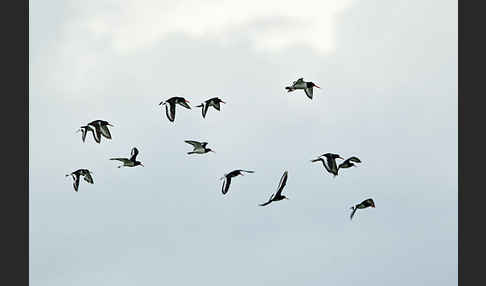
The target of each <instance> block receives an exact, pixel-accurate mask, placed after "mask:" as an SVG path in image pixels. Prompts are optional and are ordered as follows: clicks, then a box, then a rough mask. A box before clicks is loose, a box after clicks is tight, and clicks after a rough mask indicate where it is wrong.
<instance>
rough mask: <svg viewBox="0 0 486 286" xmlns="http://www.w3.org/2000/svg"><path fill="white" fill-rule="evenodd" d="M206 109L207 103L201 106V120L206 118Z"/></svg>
mask: <svg viewBox="0 0 486 286" xmlns="http://www.w3.org/2000/svg"><path fill="white" fill-rule="evenodd" d="M208 108H209V104H207V103H203V104H202V116H203V118H206V113H208Z"/></svg>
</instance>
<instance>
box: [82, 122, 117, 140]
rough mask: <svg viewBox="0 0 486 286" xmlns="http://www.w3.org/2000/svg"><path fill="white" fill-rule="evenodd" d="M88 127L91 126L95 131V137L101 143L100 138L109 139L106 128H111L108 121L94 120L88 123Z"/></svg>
mask: <svg viewBox="0 0 486 286" xmlns="http://www.w3.org/2000/svg"><path fill="white" fill-rule="evenodd" d="M88 125H89V126H93V127H94V129H95V131H96V136H97V137H98V139H99V140H100V141H101V136H103V137H105V138H106V139H111V133H110V130H109V129H108V126H112V127H113V125H111V124H110V123H109V122H108V121H105V120H94V121H91V122H90V123H88Z"/></svg>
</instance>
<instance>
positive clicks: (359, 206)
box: [349, 199, 375, 219]
mask: <svg viewBox="0 0 486 286" xmlns="http://www.w3.org/2000/svg"><path fill="white" fill-rule="evenodd" d="M367 207H372V208H374V207H375V202H374V201H373V199H366V200H364V201H362V202H361V203H359V204H357V205H355V206H354V207H351V210H352V212H351V215H350V216H349V219H353V216H354V213H355V212H356V211H357V210H358V209H365V208H367Z"/></svg>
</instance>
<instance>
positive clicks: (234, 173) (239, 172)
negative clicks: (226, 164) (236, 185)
mask: <svg viewBox="0 0 486 286" xmlns="http://www.w3.org/2000/svg"><path fill="white" fill-rule="evenodd" d="M243 172H246V173H255V172H254V171H247V170H234V171H231V172H229V173H228V174H224V176H223V177H221V178H219V179H220V180H223V179H224V181H223V187H222V188H221V192H222V193H223V195H225V194H226V193H227V192H228V190H229V186H230V184H231V178H234V177H236V176H238V175H241V176H243Z"/></svg>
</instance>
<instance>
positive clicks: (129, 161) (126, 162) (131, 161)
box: [110, 147, 144, 168]
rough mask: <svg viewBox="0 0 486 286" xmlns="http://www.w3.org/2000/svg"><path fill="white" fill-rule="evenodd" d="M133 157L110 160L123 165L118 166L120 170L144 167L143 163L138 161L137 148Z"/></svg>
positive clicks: (134, 148) (133, 151) (132, 153)
mask: <svg viewBox="0 0 486 286" xmlns="http://www.w3.org/2000/svg"><path fill="white" fill-rule="evenodd" d="M130 155H131V157H130V158H110V160H117V161H120V162H122V163H123V165H120V166H118V168H121V167H136V166H138V165H140V166H142V167H144V165H143V164H142V162H140V161H137V155H138V149H137V148H136V147H133V148H132V152H131V154H130Z"/></svg>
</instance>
